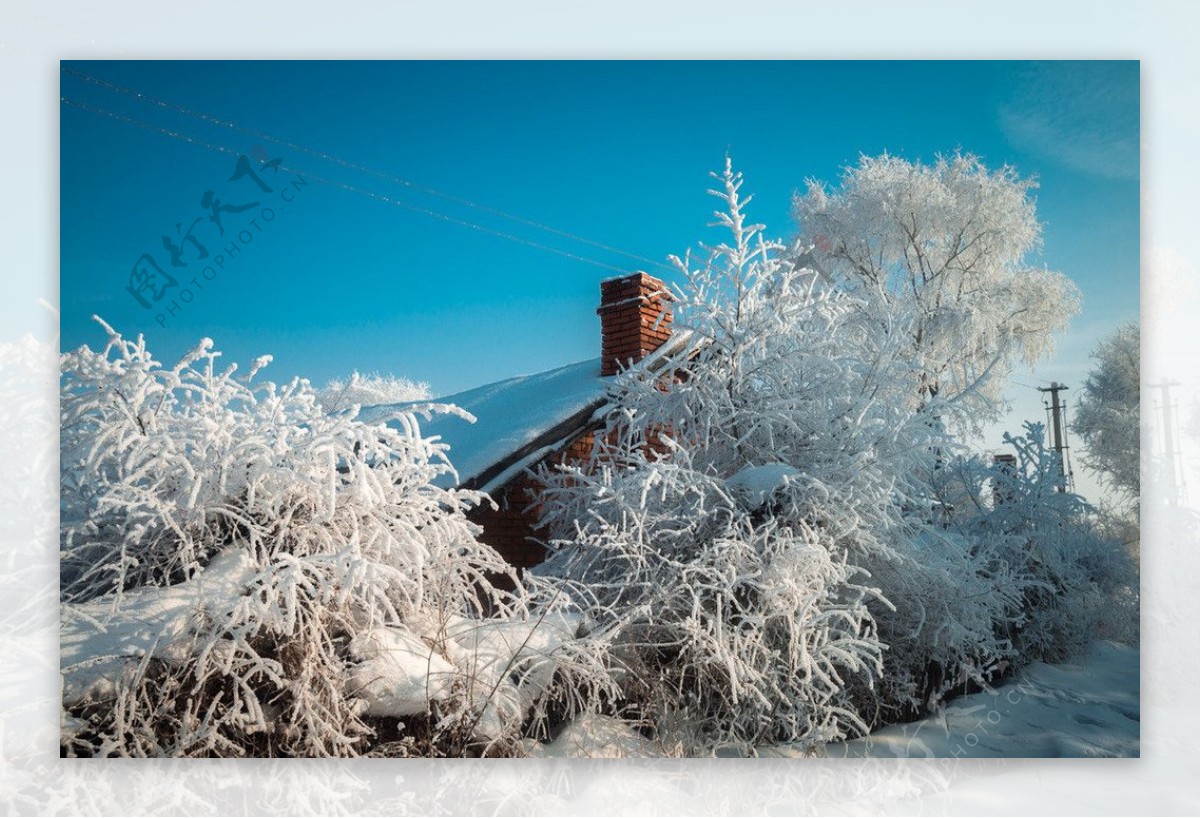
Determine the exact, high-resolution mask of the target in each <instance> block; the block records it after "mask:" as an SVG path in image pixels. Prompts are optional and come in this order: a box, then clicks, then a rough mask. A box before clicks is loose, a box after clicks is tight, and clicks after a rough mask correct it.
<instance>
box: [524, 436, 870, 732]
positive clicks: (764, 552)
mask: <svg viewBox="0 0 1200 818" xmlns="http://www.w3.org/2000/svg"><path fill="white" fill-rule="evenodd" d="M563 476H564V477H565V478H566V481H569V482H559V483H557V485H556V486H554V487H553V488H552V489H551V490H550V492H549V494H548V495H547V504H548V505H549V506H550V507H552V508H559V509H566V508H569V507H570V505H571V504H572V502H574V500H575V499H577V498H578V496H579V494H581V493H586V494H590V496H591V497H592V502H591V503H590V507H589V509H588V512H587V513H586V514H585V515H583V516H582V517H581V518H579V519H575V518H573V517H572V516H571V515H570V514H569V512H568V513H565V514H554V513H552V514H551V515H550V520H551V522H552V523H554V524H555V525H556V527H557V528H558V529H559V530H562V529H563V528H564V527H566V526H569V525H573V526H574V529H575V530H574V533H573V535H572V536H571V537H570V538H569V541H561V542H560V543H559V549H558V551H557V553H556V554H555V556H554V557H553V558H552V559H551V560H550V561H549V562H548V563H547V564H546V565H544V566H543V567H542V568H541V570H542V571H543V572H544V573H546V574H549V575H554V576H560V577H569V578H571V579H572V580H573V581H574V582H575V583H578V584H579V585H580V586H583V587H586V589H587V592H588V594H589V596H590V598H591V600H592V603H593V607H592V608H591V609H590V611H589V620H590V621H591V622H592V623H594V624H595V625H600V626H606V627H608V628H609V631H610V633H609V635H608V639H609V641H610V644H611V645H612V656H611V660H612V661H613V663H614V664H615V665H617V666H618V667H619V668H620V671H621V675H620V679H621V685H622V693H623V703H624V705H625V710H624V713H625V715H626V716H627V717H629V718H631V719H633V720H635V721H637V722H639V723H641V724H644V725H647V726H648V729H649V730H650V732H651V734H652V736H653V738H654V739H655V740H656V742H658V743H659V744H660V746H664V747H665V748H666V749H667V750H668V751H671V752H681V753H684V754H700V753H711V752H713V751H714V750H717V749H722V748H737V749H739V750H740V751H743V752H752V751H753V748H755V747H757V746H760V745H762V744H767V743H775V742H803V743H808V744H815V743H819V742H822V741H826V740H829V739H832V738H836V737H840V736H844V735H847V734H851V733H853V734H856V733H858V732H860V731H862V730H865V725H864V724H863V722H862V721H861V720H860V719H859V718H858V716H857V715H856V713H855V712H854V711H853V710H852V709H850V708H849V707H847V702H846V701H845V696H844V689H845V686H846V683H847V680H848V679H849V678H851V677H854V676H862V677H864V678H869V677H871V676H873V675H874V674H876V673H877V672H878V670H879V664H880V657H879V654H880V645H879V643H878V641H877V640H876V639H875V637H874V632H873V625H872V622H871V617H870V614H869V613H868V610H867V607H866V602H865V601H866V599H867V598H868V597H870V596H871V595H872V591H871V590H870V588H869V587H867V586H865V585H864V584H863V583H864V582H865V581H867V577H866V576H865V575H864V574H863V573H862V572H860V571H858V570H856V569H855V568H854V567H853V566H851V565H849V564H847V562H846V557H845V554H844V552H842V551H841V550H840V549H838V548H836V547H835V545H834V543H832V542H831V540H830V537H831V533H830V532H829V531H828V530H827V529H825V528H823V527H821V526H819V525H815V524H810V523H805V522H803V521H799V520H797V521H793V522H792V523H791V524H786V525H785V524H781V523H777V522H775V521H773V520H768V521H761V520H758V519H756V509H755V508H753V507H751V506H750V505H748V504H744V503H742V502H741V501H739V499H738V498H737V495H736V493H735V492H733V491H730V490H729V489H728V488H727V487H726V486H725V485H724V484H723V482H722V481H721V480H719V479H716V478H714V477H706V476H705V475H704V474H703V473H702V472H699V471H697V470H695V468H694V464H693V463H691V462H690V460H689V458H688V456H687V452H686V451H683V450H679V451H676V452H674V456H673V457H672V458H671V459H669V460H653V459H652V460H645V461H643V462H641V463H637V464H632V463H626V464H624V465H622V466H615V465H609V464H605V465H601V466H600V467H598V468H597V469H594V470H587V469H580V468H577V467H576V468H568V469H567V470H566V471H565V472H564V473H563ZM563 495H566V496H565V497H564V496H563ZM560 500H561V501H562V502H561V503H560Z"/></svg>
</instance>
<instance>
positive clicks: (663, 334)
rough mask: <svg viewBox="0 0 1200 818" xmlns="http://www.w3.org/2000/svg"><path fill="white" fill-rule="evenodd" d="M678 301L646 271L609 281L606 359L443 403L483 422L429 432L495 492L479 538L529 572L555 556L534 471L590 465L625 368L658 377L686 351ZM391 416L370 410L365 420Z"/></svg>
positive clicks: (472, 478) (479, 515) (476, 485)
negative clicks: (678, 327) (614, 382)
mask: <svg viewBox="0 0 1200 818" xmlns="http://www.w3.org/2000/svg"><path fill="white" fill-rule="evenodd" d="M671 301H672V297H671V295H670V293H669V292H668V291H667V289H666V286H665V285H664V284H663V282H662V281H660V280H659V279H657V278H654V277H653V276H649V275H647V274H645V273H640V272H639V273H634V274H632V275H628V276H623V277H620V278H613V279H609V280H607V281H602V282H601V283H600V306H599V307H598V308H597V310H596V312H597V313H598V314H599V316H600V356H599V357H598V358H592V359H590V360H587V361H581V362H579V363H574V364H568V365H567V366H563V367H559V368H557V369H552V370H549V371H547V372H541V373H538V374H535V375H522V376H519V377H516V378H509V379H508V380H504V381H499V382H497V383H492V384H487V385H485V386H480V387H476V388H475V389H469V390H467V391H465V392H460V393H458V394H456V395H447V396H445V397H443V398H439V399H438V401H439V402H443V403H452V404H454V405H456V406H459V407H461V408H463V409H465V410H467V411H468V412H470V413H471V414H472V415H474V416H475V418H476V422H475V423H474V424H468V423H466V422H464V421H463V420H461V419H459V418H456V417H452V416H438V417H435V418H433V419H432V420H431V421H429V422H427V423H426V424H424V425H423V427H422V431H423V433H424V434H425V435H426V436H432V435H437V436H439V437H441V439H442V440H443V442H446V443H448V444H449V445H450V453H449V455H450V460H451V462H452V463H453V464H454V466H455V468H456V469H457V470H458V478H459V482H458V485H459V486H460V487H462V488H470V489H478V490H481V491H486V492H487V493H488V494H489V495H491V497H492V499H493V500H494V501H495V502H496V505H497V508H494V509H493V508H492V507H491V506H490V505H484V506H482V507H480V508H477V509H475V510H474V511H472V512H471V514H470V515H469V516H470V518H471V519H472V521H473V522H475V523H477V524H478V525H479V526H481V527H482V529H483V533H482V535H481V536H480V539H481V540H482V541H483V542H486V543H487V544H488V545H491V546H492V547H493V548H495V549H496V550H497V551H499V552H500V554H501V555H502V556H503V557H504V558H505V559H507V560H508V561H509V562H510V563H511V564H512V565H514V566H516V567H518V568H528V567H530V566H533V565H537V564H538V563H540V562H542V560H543V559H544V558H545V556H546V554H545V549H544V548H543V547H542V546H541V545H540V544H538V542H537V541H538V540H539V539H544V534H545V532H544V531H541V530H539V527H538V515H537V508H536V506H537V499H538V491H539V487H538V486H537V485H536V481H535V480H534V479H533V477H532V476H531V474H530V471H531V470H533V469H536V468H537V467H538V466H540V465H542V464H553V463H555V462H559V463H561V462H582V461H583V460H586V459H587V458H588V456H589V455H590V454H591V451H592V443H593V441H594V435H595V432H596V431H597V430H599V429H601V428H602V427H603V426H604V420H605V414H606V412H607V410H608V407H609V403H608V397H607V387H608V384H609V383H610V379H611V376H613V375H615V374H617V372H618V371H620V370H621V369H622V368H623V367H634V366H638V367H645V368H647V369H649V370H652V371H653V370H656V369H657V368H659V367H661V366H662V365H663V364H664V363H665V362H666V361H667V360H668V359H669V358H670V356H671V354H672V353H673V351H674V349H675V348H676V347H678V346H680V345H681V342H682V340H683V338H682V336H681V335H679V334H676V335H674V336H673V335H672V314H671V306H670V304H671ZM668 342H671V343H668ZM385 409H386V407H372V408H368V409H365V410H364V411H363V418H364V419H365V420H370V419H371V414H372V412H379V411H382V410H385Z"/></svg>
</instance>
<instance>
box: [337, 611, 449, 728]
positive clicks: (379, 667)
mask: <svg viewBox="0 0 1200 818" xmlns="http://www.w3.org/2000/svg"><path fill="white" fill-rule="evenodd" d="M350 655H351V656H352V657H353V658H355V659H357V660H359V661H360V662H361V664H359V665H357V666H355V667H354V669H353V670H351V672H350V686H351V689H352V690H353V691H354V694H355V695H356V696H358V697H359V698H361V699H362V700H363V701H364V703H365V709H364V711H363V712H364V713H365V714H366V715H368V716H396V717H399V716H412V715H417V714H419V713H425V712H427V711H428V710H429V703H430V702H434V701H445V700H446V699H448V698H449V697H450V692H451V688H452V685H453V683H454V679H455V676H456V674H455V668H454V666H453V665H452V664H450V663H449V662H448V661H446V660H445V659H444V658H443V657H442V656H440V655H439V654H438V653H437V652H436V651H434V650H433V648H431V647H429V646H428V645H427V644H425V642H423V641H422V640H421V639H419V638H418V637H417V636H415V635H414V634H412V633H409V632H407V631H404V630H401V629H399V628H373V629H372V630H369V631H367V632H365V633H362V634H360V635H358V636H357V637H355V638H354V641H352V642H351V643H350Z"/></svg>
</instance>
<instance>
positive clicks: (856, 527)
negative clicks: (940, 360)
mask: <svg viewBox="0 0 1200 818" xmlns="http://www.w3.org/2000/svg"><path fill="white" fill-rule="evenodd" d="M717 178H718V179H719V180H720V182H721V184H722V188H721V189H720V190H719V191H714V195H716V196H718V197H719V198H721V199H722V201H723V203H724V204H725V206H726V210H725V211H724V212H721V213H718V214H717V218H718V223H719V224H721V225H723V226H724V227H725V228H727V229H728V230H729V232H730V234H731V235H732V241H731V242H729V243H728V244H721V245H719V246H717V247H716V248H714V249H713V250H712V251H711V254H710V255H709V257H708V258H707V259H706V260H705V261H704V262H702V263H701V264H699V265H693V263H692V259H691V258H690V257H688V258H686V259H682V260H678V263H679V266H680V269H681V273H682V274H683V276H684V277H685V279H686V285H685V286H683V287H681V288H679V289H678V290H677V291H676V293H675V297H676V301H675V304H676V310H675V313H676V318H675V331H676V334H677V336H678V337H680V338H682V339H685V340H684V343H685V347H684V348H683V349H682V351H680V352H679V353H678V354H676V355H674V356H673V357H671V358H670V359H669V360H667V361H666V362H665V364H666V365H665V368H664V369H663V370H662V371H659V372H655V373H649V372H647V371H646V370H644V369H641V368H635V369H631V370H629V371H627V372H624V373H622V374H619V375H618V376H617V377H616V378H615V379H614V382H613V384H612V386H611V389H610V398H611V400H612V402H613V404H614V406H615V407H616V408H615V411H613V412H611V413H610V414H609V416H608V421H607V428H606V429H605V430H604V432H603V433H602V434H598V435H597V444H596V445H597V448H596V450H595V452H594V454H593V465H592V466H591V467H590V468H583V469H566V470H563V471H560V472H558V473H549V474H545V475H543V477H544V481H545V483H546V484H547V485H548V486H549V488H548V491H547V495H546V498H545V502H544V503H543V504H542V506H543V509H544V512H545V519H546V521H547V523H548V524H549V525H550V527H551V531H552V535H553V538H554V540H555V542H554V543H553V544H552V545H553V547H554V549H555V550H556V552H557V553H556V555H555V556H554V557H553V558H552V559H551V561H550V562H549V563H548V565H547V567H546V568H545V569H544V571H545V572H546V573H550V574H553V575H556V576H562V577H572V578H574V579H576V580H577V581H579V582H580V583H581V584H583V585H585V586H586V587H587V589H588V590H589V591H590V592H592V593H594V594H595V595H596V596H597V597H598V599H599V601H600V603H601V608H602V610H604V611H605V613H606V615H607V616H610V617H612V618H613V619H614V620H615V621H617V622H621V623H626V624H625V625H623V626H622V629H621V636H620V638H618V639H617V643H618V644H619V645H625V644H629V645H632V646H635V647H636V649H633V648H631V649H622V650H618V651H617V656H618V658H619V659H620V660H621V661H628V662H630V663H632V665H633V666H634V667H636V668H638V670H637V671H635V672H632V673H631V674H630V678H631V679H634V680H636V682H630V684H633V685H635V687H636V686H640V688H638V689H637V690H636V692H634V693H631V695H632V696H633V697H634V699H635V700H637V701H638V703H639V707H641V708H643V709H644V710H645V712H650V713H656V714H658V715H657V716H656V717H655V719H654V721H655V722H656V724H657V726H658V730H659V731H660V732H670V731H671V730H674V731H675V732H676V733H677V734H679V735H680V736H681V741H682V743H683V745H684V746H683V749H684V751H685V752H689V753H695V752H706V751H711V750H712V749H713V748H714V747H716V746H718V745H720V744H722V743H726V744H734V745H738V746H740V747H742V748H744V749H745V748H750V747H752V746H753V745H754V743H755V742H759V741H765V740H788V741H799V742H804V741H818V740H821V739H826V738H830V737H833V736H836V735H845V734H848V733H852V732H856V731H861V730H863V729H864V728H865V724H864V721H863V720H862V719H861V718H860V717H859V715H857V714H856V713H855V712H854V710H853V709H852V708H850V707H849V706H848V704H849V702H848V701H847V698H846V695H845V691H846V689H847V687H848V681H849V679H850V678H852V677H860V678H861V679H862V684H861V687H862V689H864V690H870V689H871V685H872V681H871V679H872V677H874V676H875V675H876V674H877V672H878V669H879V652H880V644H879V642H878V639H877V637H876V633H875V627H874V624H873V622H872V617H871V614H870V608H869V606H870V605H871V604H875V605H878V606H880V607H882V608H884V609H886V608H887V606H888V604H889V603H887V602H886V600H882V599H880V598H879V597H878V595H877V594H876V593H875V592H874V591H873V590H872V589H873V588H874V586H875V583H874V580H873V579H871V578H870V576H869V573H867V572H866V571H863V570H862V569H861V567H860V566H861V565H862V564H863V562H864V561H865V559H866V558H867V557H868V556H869V555H875V556H880V555H884V554H889V553H892V551H893V550H894V541H895V538H896V536H895V535H896V532H898V531H899V530H900V528H901V527H902V526H903V524H904V521H903V513H902V510H903V508H902V503H901V498H903V496H905V494H906V493H908V492H909V491H910V483H912V480H911V479H910V475H911V474H914V473H915V472H913V470H912V469H911V468H910V467H909V466H910V465H911V462H912V459H913V458H914V457H916V458H918V459H919V458H920V457H921V456H923V455H922V453H924V452H926V451H927V450H928V448H929V445H930V441H931V439H932V438H931V435H932V434H933V427H932V425H931V424H930V423H929V422H928V421H927V419H925V418H922V417H919V416H918V415H917V413H916V409H917V403H918V401H917V396H918V390H917V388H916V385H915V381H913V379H912V375H911V374H910V372H909V368H908V367H907V366H906V365H905V362H904V361H902V360H900V359H899V357H898V356H897V354H896V353H897V352H898V350H899V349H901V344H900V341H901V340H902V339H903V333H902V332H901V331H900V329H899V327H901V326H902V325H903V321H904V318H903V317H897V318H896V319H895V321H894V322H893V325H892V327H891V331H889V329H888V328H887V327H885V328H884V330H883V331H880V332H875V333H872V334H867V333H865V332H864V325H863V323H862V322H861V321H859V320H858V318H857V316H858V311H857V310H856V309H855V303H856V302H855V300H854V298H853V297H852V296H851V295H848V294H846V293H843V292H839V291H837V290H835V289H833V288H831V287H830V286H828V285H827V284H826V283H825V282H824V281H823V280H822V279H821V278H820V276H819V275H818V274H817V273H815V272H814V271H812V270H810V269H807V268H805V267H803V266H800V265H797V264H794V263H792V262H791V261H790V260H789V258H788V256H787V254H786V253H785V248H783V247H782V246H781V245H779V244H778V243H776V242H771V241H768V240H766V239H764V238H763V237H762V232H761V231H762V227H761V225H754V224H750V223H749V222H748V221H747V220H746V219H745V216H744V206H745V204H746V202H747V201H748V199H742V198H740V196H739V188H740V186H741V178H740V176H739V175H737V174H734V173H733V172H732V170H731V169H730V168H729V167H728V166H727V167H726V170H725V173H724V174H722V175H719V176H718V177H717ZM668 725H675V726H674V727H668ZM684 725H689V727H688V728H687V729H686V730H685V729H683V726H684Z"/></svg>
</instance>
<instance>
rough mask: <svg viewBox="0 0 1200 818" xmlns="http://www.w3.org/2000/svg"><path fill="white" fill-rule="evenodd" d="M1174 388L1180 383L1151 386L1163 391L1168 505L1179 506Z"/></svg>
mask: <svg viewBox="0 0 1200 818" xmlns="http://www.w3.org/2000/svg"><path fill="white" fill-rule="evenodd" d="M1173 386H1179V381H1163V382H1162V383H1155V384H1150V388H1151V389H1161V390H1162V445H1163V454H1164V455H1166V464H1165V465H1166V478H1167V485H1166V490H1167V492H1166V493H1167V505H1169V506H1179V505H1181V500H1182V491H1181V490H1180V488H1181V483H1182V481H1181V480H1180V479H1179V477H1180V474H1179V463H1178V461H1177V460H1176V457H1177V455H1178V454H1179V452H1178V451H1177V450H1176V448H1175V415H1174V409H1175V407H1174V405H1173V404H1172V403H1171V387H1173Z"/></svg>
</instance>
